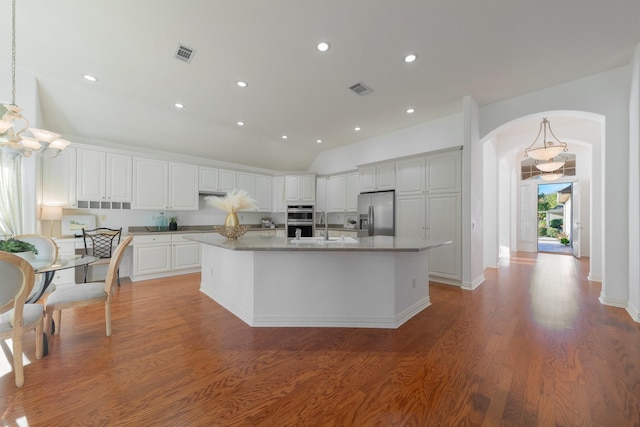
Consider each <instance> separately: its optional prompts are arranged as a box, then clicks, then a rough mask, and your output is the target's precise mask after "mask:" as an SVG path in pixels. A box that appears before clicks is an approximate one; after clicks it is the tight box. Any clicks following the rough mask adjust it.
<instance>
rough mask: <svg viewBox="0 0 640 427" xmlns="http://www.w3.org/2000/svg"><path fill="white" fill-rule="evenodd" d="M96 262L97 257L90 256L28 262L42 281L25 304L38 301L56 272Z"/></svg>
mask: <svg viewBox="0 0 640 427" xmlns="http://www.w3.org/2000/svg"><path fill="white" fill-rule="evenodd" d="M97 260H98V257H94V256H90V255H73V256H70V257H59V258H58V259H57V260H55V261H54V262H51V261H41V260H34V261H30V264H31V266H32V267H33V270H34V272H35V273H36V274H42V275H43V280H42V281H40V284H39V285H40V286H39V288H38V289H34V290H33V291H31V295H29V297H28V298H27V303H34V302H36V301H38V300H39V299H40V298H41V297H42V295H44V293H45V292H46V291H47V289H48V288H49V286H51V282H53V278H54V276H55V274H56V272H57V271H59V270H65V269H67V268H75V267H82V266H84V265H89V264H91V263H92V262H95V261H97Z"/></svg>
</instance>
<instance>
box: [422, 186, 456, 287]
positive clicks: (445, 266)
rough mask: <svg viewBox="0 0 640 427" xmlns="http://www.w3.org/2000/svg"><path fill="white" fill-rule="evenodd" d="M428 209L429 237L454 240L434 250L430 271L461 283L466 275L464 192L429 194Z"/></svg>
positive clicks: (432, 250) (431, 256)
mask: <svg viewBox="0 0 640 427" xmlns="http://www.w3.org/2000/svg"><path fill="white" fill-rule="evenodd" d="M426 210H427V218H428V222H427V224H428V227H427V238H428V239H434V240H451V241H452V242H453V243H451V244H449V245H445V246H441V247H438V248H435V249H431V250H430V253H429V267H430V271H429V274H430V275H432V276H437V277H440V278H443V279H450V280H452V281H453V282H454V283H458V282H459V281H460V280H461V279H462V245H461V236H462V232H461V228H462V220H461V198H460V193H447V194H435V195H429V196H427V197H426ZM436 281H437V279H436Z"/></svg>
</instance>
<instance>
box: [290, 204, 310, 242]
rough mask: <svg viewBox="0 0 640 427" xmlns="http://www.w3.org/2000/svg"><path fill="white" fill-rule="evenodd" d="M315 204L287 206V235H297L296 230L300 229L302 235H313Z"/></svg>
mask: <svg viewBox="0 0 640 427" xmlns="http://www.w3.org/2000/svg"><path fill="white" fill-rule="evenodd" d="M313 212H314V209H313V205H289V206H287V237H296V230H297V229H300V236H301V237H313V235H314V234H315V233H314V223H315V221H314V217H313V215H314V214H313Z"/></svg>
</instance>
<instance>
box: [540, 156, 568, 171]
mask: <svg viewBox="0 0 640 427" xmlns="http://www.w3.org/2000/svg"><path fill="white" fill-rule="evenodd" d="M566 161H567V158H566V157H565V156H558V158H557V159H556V158H553V159H549V160H547V161H546V162H543V163H538V161H536V163H535V166H536V168H537V169H538V170H541V171H543V172H553V171H555V170H558V169H560V168H561V167H563V166H564V163H565V162H566Z"/></svg>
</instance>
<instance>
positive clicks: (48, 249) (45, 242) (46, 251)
mask: <svg viewBox="0 0 640 427" xmlns="http://www.w3.org/2000/svg"><path fill="white" fill-rule="evenodd" d="M14 238H15V239H18V240H22V241H24V242H27V243H31V244H32V245H33V246H35V247H36V249H37V250H38V254H37V255H35V261H38V262H42V263H43V264H49V265H51V264H53V263H54V262H56V260H57V259H58V245H57V244H56V242H55V241H54V240H53V239H52V238H50V237H48V236H43V235H42V234H20V235H18V236H14ZM43 281H44V277H43V276H42V275H41V274H36V278H35V283H34V285H33V289H32V293H35V292H38V290H39V289H40V288H41V287H42V283H43ZM29 297H31V295H29V296H28V297H27V299H29Z"/></svg>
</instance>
